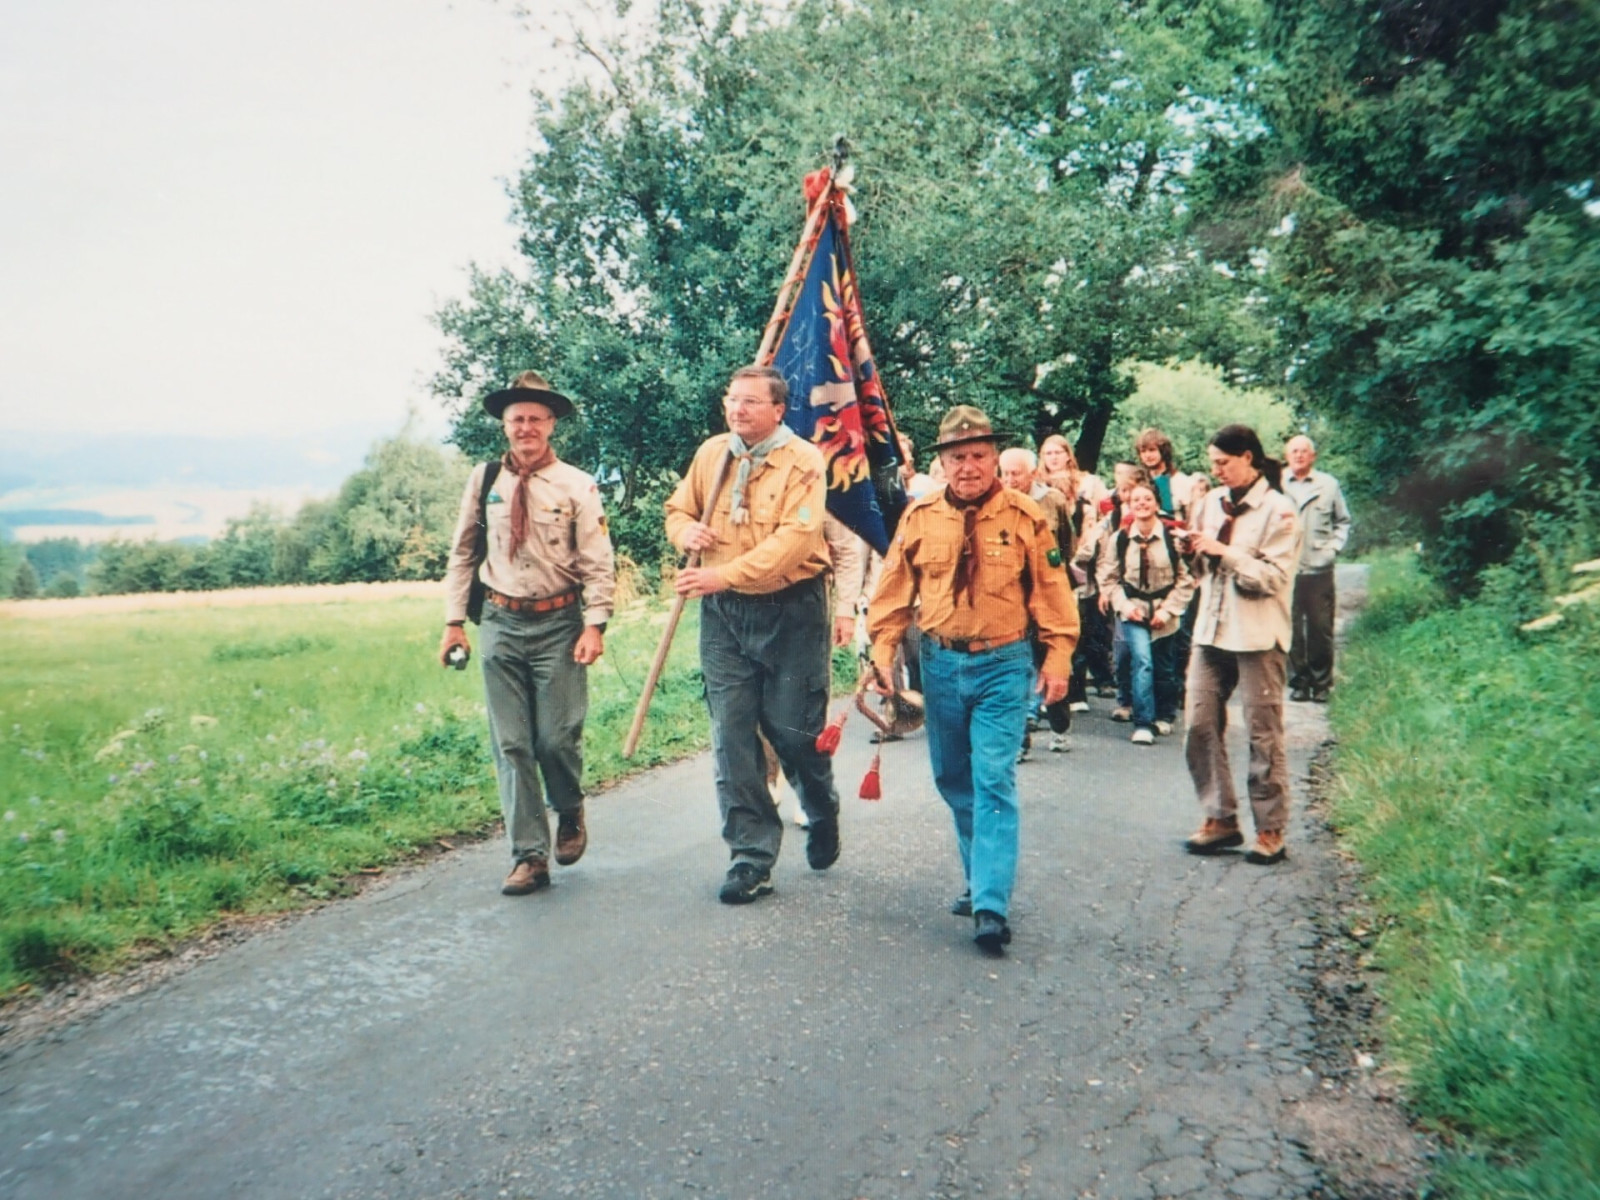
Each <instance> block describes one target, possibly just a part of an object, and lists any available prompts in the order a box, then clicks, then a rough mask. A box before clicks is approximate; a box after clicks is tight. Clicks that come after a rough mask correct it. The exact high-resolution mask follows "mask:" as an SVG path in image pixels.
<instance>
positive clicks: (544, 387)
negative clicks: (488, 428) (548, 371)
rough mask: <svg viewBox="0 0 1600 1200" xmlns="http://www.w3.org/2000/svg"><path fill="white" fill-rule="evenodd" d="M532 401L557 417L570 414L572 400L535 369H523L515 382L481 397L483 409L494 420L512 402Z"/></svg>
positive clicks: (523, 402)
mask: <svg viewBox="0 0 1600 1200" xmlns="http://www.w3.org/2000/svg"><path fill="white" fill-rule="evenodd" d="M529 402H532V403H534V404H542V405H544V406H545V407H546V408H548V409H549V410H550V411H551V412H552V413H554V414H555V415H556V416H558V417H568V416H571V415H572V401H571V400H568V399H567V398H566V397H565V396H563V395H562V394H561V393H560V392H558V391H556V390H555V389H554V388H553V387H551V386H550V381H549V380H547V379H546V378H545V377H544V376H543V375H540V374H539V373H538V372H537V371H524V372H523V373H522V374H521V375H518V376H517V382H516V383H514V384H513V385H512V386H510V387H508V388H502V389H501V390H500V391H498V392H490V393H489V394H488V395H487V396H485V397H484V398H483V410H484V411H485V412H486V413H488V414H489V415H490V416H491V417H493V418H494V419H495V420H497V421H498V420H500V418H501V417H503V416H504V415H505V411H506V409H507V408H508V407H510V406H511V405H513V404H525V403H529Z"/></svg>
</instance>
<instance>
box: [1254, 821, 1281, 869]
mask: <svg viewBox="0 0 1600 1200" xmlns="http://www.w3.org/2000/svg"><path fill="white" fill-rule="evenodd" d="M1287 857H1289V851H1288V850H1287V848H1285V846H1284V844H1283V831H1282V830H1281V829H1258V830H1256V843H1255V845H1253V846H1251V847H1250V849H1249V851H1248V852H1247V853H1246V854H1245V856H1244V860H1245V862H1249V863H1255V864H1256V866H1258V867H1270V866H1271V865H1272V864H1273V863H1281V862H1282V861H1283V860H1284V859H1285V858H1287Z"/></svg>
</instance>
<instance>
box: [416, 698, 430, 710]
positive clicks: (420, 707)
mask: <svg viewBox="0 0 1600 1200" xmlns="http://www.w3.org/2000/svg"><path fill="white" fill-rule="evenodd" d="M416 707H417V711H418V712H419V713H425V712H427V711H428V706H427V705H426V704H424V703H423V702H422V701H421V700H418V701H417V705H416Z"/></svg>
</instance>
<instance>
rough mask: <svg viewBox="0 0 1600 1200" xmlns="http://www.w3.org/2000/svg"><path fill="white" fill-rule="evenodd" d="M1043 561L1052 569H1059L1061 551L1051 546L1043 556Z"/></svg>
mask: <svg viewBox="0 0 1600 1200" xmlns="http://www.w3.org/2000/svg"><path fill="white" fill-rule="evenodd" d="M1044 560H1045V562H1047V563H1049V564H1050V565H1051V566H1052V567H1059V566H1060V565H1061V551H1060V550H1058V549H1056V548H1055V547H1054V546H1051V547H1050V549H1049V551H1048V552H1047V553H1046V554H1045V556H1044Z"/></svg>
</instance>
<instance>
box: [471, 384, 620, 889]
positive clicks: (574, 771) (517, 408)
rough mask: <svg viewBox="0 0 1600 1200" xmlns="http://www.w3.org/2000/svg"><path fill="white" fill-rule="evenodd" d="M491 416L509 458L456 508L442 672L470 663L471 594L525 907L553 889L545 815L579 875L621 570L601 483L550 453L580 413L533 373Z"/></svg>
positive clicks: (497, 395) (508, 884) (495, 397)
mask: <svg viewBox="0 0 1600 1200" xmlns="http://www.w3.org/2000/svg"><path fill="white" fill-rule="evenodd" d="M483 407H484V409H485V410H486V411H487V412H488V413H489V414H490V415H491V416H493V417H497V418H498V419H499V420H500V422H501V424H502V425H503V426H504V428H505V434H506V442H507V444H508V446H509V449H508V450H507V451H506V454H505V457H503V458H502V459H501V460H500V461H499V462H495V463H481V464H479V466H478V467H477V468H476V469H475V470H474V471H473V472H472V475H471V477H470V478H469V479H468V480H467V487H466V491H465V492H464V493H463V494H462V497H461V514H460V517H459V519H458V520H457V522H456V531H455V538H454V540H453V541H452V542H451V548H450V560H449V564H448V566H447V567H446V569H445V627H444V638H443V639H442V640H441V642H440V644H439V660H440V662H442V663H446V664H449V663H451V662H453V661H455V659H454V658H453V657H452V656H460V655H464V654H466V653H469V652H470V649H471V647H470V646H469V645H468V642H467V631H466V620H467V616H468V611H469V608H470V607H471V606H470V605H469V600H470V598H471V597H472V594H473V590H474V586H475V584H476V585H477V586H479V587H481V588H482V596H483V599H484V601H486V603H484V604H483V611H482V627H483V684H484V699H485V703H486V706H487V708H488V711H489V740H490V743H491V745H492V747H493V750H494V761H495V771H496V774H497V775H498V776H499V783H500V808H501V811H502V813H503V814H504V816H505V823H506V837H507V838H508V839H509V840H510V843H511V858H512V867H511V873H510V875H508V876H507V877H506V880H505V882H504V883H503V884H502V885H501V888H500V890H501V891H502V892H504V893H505V894H506V895H508V896H523V895H527V894H528V893H530V892H536V891H539V890H540V889H541V888H545V887H548V886H549V885H550V861H549V860H550V849H551V847H550V821H549V817H548V815H547V813H546V804H547V803H548V805H549V807H551V808H554V809H555V810H556V813H557V816H558V826H557V829H556V842H555V860H556V862H557V863H559V864H561V865H562V866H570V865H571V864H573V863H575V862H577V861H578V859H579V858H581V857H583V852H584V849H585V847H586V846H587V845H588V842H589V834H588V829H587V826H586V824H585V822H584V815H583V785H582V780H583V722H584V718H585V716H587V714H588V711H589V681H588V668H589V664H590V663H593V662H595V661H596V660H597V659H598V658H599V657H600V655H601V654H602V653H603V652H604V650H605V629H606V622H607V621H608V620H610V618H611V600H612V593H613V591H614V590H615V570H614V564H613V557H612V550H611V536H610V534H609V532H608V531H607V528H606V518H605V513H604V511H603V510H602V508H601V505H600V491H599V489H598V488H597V487H596V485H595V481H594V478H593V476H590V475H587V474H585V473H584V472H582V471H580V470H578V468H576V467H573V466H569V465H568V464H566V463H564V462H562V461H561V460H560V459H558V458H557V457H556V452H555V450H554V449H553V448H552V447H551V445H550V435H551V433H552V432H554V430H555V426H556V421H557V419H558V418H560V417H565V416H567V415H569V414H570V413H571V412H572V401H570V400H568V399H567V398H566V397H565V396H563V395H562V394H561V393H560V392H557V391H555V390H554V389H553V388H552V387H551V386H550V384H549V383H548V382H547V381H546V380H545V379H544V377H543V376H541V375H539V374H538V373H536V372H534V371H524V372H523V373H522V374H521V375H518V376H517V378H516V380H515V381H514V382H513V383H512V385H511V386H510V387H509V388H506V389H505V390H503V391H498V392H494V393H492V394H490V395H488V396H485V397H484V400H483ZM480 515H481V520H482V525H481V526H480V524H479V521H480ZM474 619H477V618H476V617H474ZM541 776H542V777H543V787H542V788H541V786H540V779H541Z"/></svg>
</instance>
